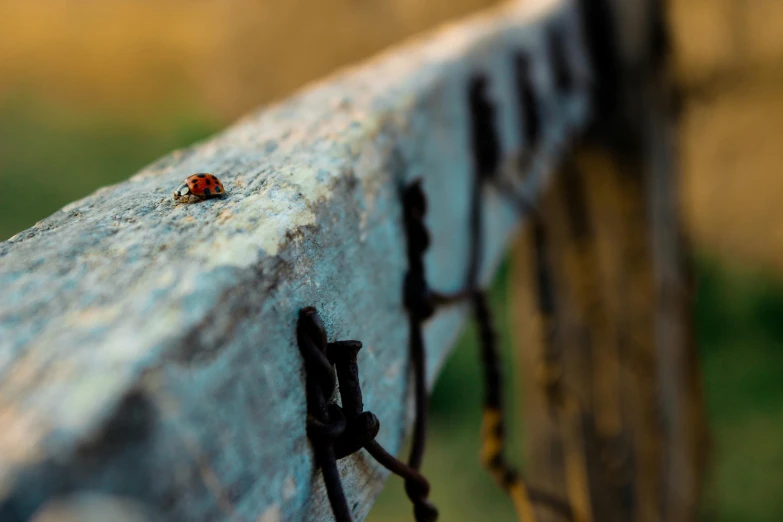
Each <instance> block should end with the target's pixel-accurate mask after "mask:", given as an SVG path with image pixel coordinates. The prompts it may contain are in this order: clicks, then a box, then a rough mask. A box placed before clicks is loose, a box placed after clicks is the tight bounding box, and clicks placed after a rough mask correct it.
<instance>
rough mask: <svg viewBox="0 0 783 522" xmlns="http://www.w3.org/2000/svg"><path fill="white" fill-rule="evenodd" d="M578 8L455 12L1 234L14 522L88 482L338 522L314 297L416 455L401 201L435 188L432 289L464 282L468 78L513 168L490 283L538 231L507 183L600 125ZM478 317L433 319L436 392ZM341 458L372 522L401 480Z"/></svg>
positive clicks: (175, 502)
mask: <svg viewBox="0 0 783 522" xmlns="http://www.w3.org/2000/svg"><path fill="white" fill-rule="evenodd" d="M577 14H578V13H577V5H576V3H575V2H573V1H566V0H563V1H557V0H537V1H530V0H528V1H524V2H513V3H510V4H508V5H505V6H502V7H500V8H497V9H493V10H490V11H486V12H484V13H482V14H480V15H478V16H475V17H472V18H470V19H468V20H466V21H463V22H461V23H459V24H453V25H451V26H449V27H447V28H445V29H444V30H442V31H440V32H438V33H437V34H435V35H433V36H431V37H428V38H423V39H419V40H417V41H414V42H412V43H410V44H408V45H406V46H404V47H401V48H399V49H396V50H393V51H391V52H389V53H386V54H384V55H383V56H381V57H379V58H378V59H376V60H374V61H372V62H370V63H367V64H364V65H361V66H359V67H356V68H353V69H350V70H347V71H344V72H341V73H339V74H337V75H335V76H333V77H331V78H329V79H327V80H325V81H324V82H321V83H319V84H317V85H315V86H313V87H311V88H309V89H307V90H305V91H303V92H300V93H299V94H296V95H294V96H293V97H291V98H290V99H288V100H286V101H284V102H282V103H280V104H278V105H275V106H273V107H270V108H268V109H265V110H263V111H261V112H259V113H257V114H254V115H251V116H249V117H247V118H245V119H243V120H242V121H240V122H238V123H237V124H236V125H235V126H233V127H231V128H229V129H227V130H226V131H224V132H222V133H221V134H219V135H218V136H216V137H214V138H213V139H211V140H208V141H206V142H204V143H201V144H198V145H196V146H193V147H191V148H188V149H185V150H182V151H177V152H175V153H173V154H171V155H169V156H167V157H166V158H164V159H162V160H160V161H158V162H157V163H155V164H154V165H152V166H150V167H149V168H147V169H145V170H143V171H142V172H140V173H139V174H137V175H135V176H134V177H132V178H131V179H130V180H128V181H127V182H124V183H121V184H119V185H115V186H111V187H106V188H103V189H100V190H99V191H97V192H96V193H95V194H93V195H91V196H89V197H87V198H85V199H82V200H80V201H76V202H74V203H72V204H70V205H68V206H66V207H65V208H63V209H62V210H61V211H59V212H57V213H56V214H54V215H53V216H51V217H49V218H47V219H45V220H43V221H41V222H40V223H38V224H37V225H36V226H35V227H33V228H32V229H29V230H26V231H24V232H21V233H19V234H17V235H16V236H14V237H13V238H11V239H10V240H8V241H7V242H4V243H2V244H0V287H1V288H2V289H3V293H2V301H1V302H0V348H2V353H3V355H4V357H3V359H2V360H0V376H1V377H0V401H2V410H0V411H2V412H3V415H4V418H3V420H4V422H3V426H4V427H5V428H4V430H2V432H0V492H2V496H3V499H4V501H3V503H2V505H0V519H2V520H13V519H14V517H16V518H18V519H23V520H24V519H27V517H29V516H30V515H31V514H32V513H33V512H34V511H35V510H36V509H38V507H39V506H41V505H42V504H43V503H44V502H45V501H47V500H48V499H50V498H53V497H57V496H61V495H65V494H69V493H73V492H81V491H98V492H110V493H118V494H122V495H124V496H127V497H131V498H134V499H136V500H138V501H140V502H143V503H144V504H146V505H147V506H149V507H150V509H152V510H154V511H157V512H158V513H160V514H161V515H163V516H165V517H166V519H172V520H189V521H198V520H215V519H227V520H228V519H234V520H259V519H260V520H265V521H266V520H278V519H281V520H322V519H324V520H325V519H329V516H330V515H329V512H330V511H329V508H328V505H327V504H326V497H325V494H324V492H323V485H322V481H321V479H320V477H319V476H317V475H314V474H313V473H312V469H313V463H312V455H311V452H310V449H309V445H308V442H307V438H306V436H305V423H304V415H305V395H304V381H303V376H302V361H301V359H300V356H299V351H298V349H297V347H296V344H295V326H296V317H297V311H298V310H299V309H300V308H302V307H304V306H309V305H314V306H317V307H318V309H319V311H320V312H321V314H322V317H323V318H324V321H325V323H326V326H327V331H328V332H330V334H331V335H335V336H336V337H337V338H357V339H361V340H362V341H363V342H364V345H365V349H364V350H362V352H361V354H360V357H359V364H360V366H361V368H362V377H363V379H362V380H363V389H364V398H365V402H366V404H367V405H368V407H369V408H370V409H372V411H373V412H374V413H375V414H376V415H377V416H378V418H379V419H380V421H381V426H382V429H381V432H380V434H379V436H378V438H379V440H380V441H381V442H382V443H383V444H384V446H386V447H387V448H389V449H390V450H392V451H396V450H398V449H399V447H400V444H401V441H402V439H403V436H404V434H405V432H406V426H407V425H408V424H409V421H410V418H409V416H408V414H407V413H406V411H407V408H406V405H407V403H408V400H409V396H408V391H407V390H408V369H407V336H408V332H407V329H406V327H405V324H406V320H405V312H404V309H403V307H402V294H401V288H402V278H403V276H404V274H405V270H406V263H405V255H404V241H405V240H404V235H403V230H402V228H403V224H402V219H401V207H400V201H399V191H400V189H401V187H402V186H403V185H404V184H405V183H406V182H408V181H411V180H413V179H416V178H421V179H422V180H423V186H424V189H425V191H426V193H427V194H428V196H429V201H430V207H429V210H428V216H429V218H428V221H429V222H428V225H429V228H430V231H431V233H432V236H433V238H434V239H433V243H432V246H431V249H430V250H429V251H428V254H427V258H426V263H427V270H428V272H429V279H430V283H431V285H432V286H433V287H436V288H438V289H442V290H444V291H449V290H457V289H459V288H460V287H461V285H462V283H463V277H464V272H465V262H466V261H465V255H463V254H461V253H465V254H466V253H467V251H468V248H469V245H468V242H467V241H468V240H467V238H466V237H465V235H464V234H454V233H453V230H454V229H455V228H458V229H460V230H462V229H464V228H466V227H464V226H462V225H463V223H464V224H466V223H467V221H466V220H467V219H468V212H467V209H468V206H469V200H470V189H471V183H470V179H471V175H472V169H473V163H474V160H475V159H474V158H473V157H472V156H471V147H470V137H469V132H470V125H469V122H470V118H471V117H472V115H471V114H470V109H469V99H468V97H469V94H468V85H469V84H470V82H471V81H472V80H474V79H476V78H478V77H483V78H484V79H485V80H486V85H487V90H486V92H485V93H484V96H486V101H487V103H489V104H491V105H492V106H493V107H494V113H495V114H496V117H497V120H496V125H497V135H498V139H499V140H500V146H501V150H502V151H503V154H502V161H503V165H504V168H503V173H504V174H503V176H505V177H504V183H505V185H504V186H503V187H498V188H495V189H490V190H487V191H486V193H485V194H484V198H485V202H484V207H485V208H486V215H485V216H484V224H485V226H484V232H485V235H484V237H485V245H484V247H485V250H484V256H485V257H484V258H485V263H484V267H483V270H482V274H481V279H482V280H483V281H487V280H488V279H489V278H490V277H491V275H492V273H493V272H494V270H495V268H496V267H497V265H498V263H499V261H500V259H501V257H502V255H503V253H504V251H505V249H506V247H507V245H508V243H509V241H510V239H511V237H512V236H513V234H514V232H515V231H516V230H517V228H518V226H519V222H518V217H517V214H516V211H515V205H514V203H513V201H510V199H513V198H508V197H507V195H508V192H509V187H513V191H514V193H515V194H516V195H518V196H520V197H526V198H530V197H535V196H536V195H537V194H538V193H539V192H540V191H541V190H543V188H544V187H545V186H546V184H547V180H548V177H549V173H550V170H551V168H552V167H553V166H554V164H555V163H556V162H557V160H558V159H559V157H560V156H561V155H562V151H563V149H564V145H565V144H566V143H567V141H568V139H569V138H570V137H571V136H573V135H574V134H575V133H576V132H577V130H578V129H579V128H580V126H581V125H582V124H583V123H584V122H585V121H586V119H587V116H588V110H587V109H588V107H587V89H588V84H587V81H586V80H587V77H588V69H587V64H586V61H585V56H584V53H583V49H584V45H583V43H582V42H581V40H580V34H581V33H580V29H579V28H580V24H579V19H578V16H577ZM559 46H560V47H562V49H563V51H562V52H557V49H558V47H559ZM523 64H524V65H523ZM562 74H566V75H568V76H570V77H571V78H572V79H574V81H573V83H572V84H571V85H570V86H569V90H568V92H562V91H560V90H559V89H558V86H559V81H560V80H561V79H562V78H561V75H562ZM530 114H535V115H537V116H530ZM536 118H539V119H540V121H538V120H536ZM534 121H538V124H539V126H540V132H535V133H531V125H533V123H532V122H534ZM532 139H535V140H536V143H535V148H534V147H533V145H534V144H533V143H532V141H531V140H532ZM520 164H523V165H525V166H526V168H525V171H526V172H527V173H528V175H527V177H526V178H525V179H524V180H522V181H520V180H519V179H518V178H519V176H518V173H519V170H520V169H519V166H520ZM202 171H206V172H212V173H214V174H215V175H217V176H218V177H219V178H220V179H221V180H222V181H223V183H224V184H225V186H226V189H227V191H228V195H227V197H225V198H223V199H214V200H207V201H206V202H203V203H199V204H194V205H181V204H177V203H175V202H174V201H173V199H172V198H171V190H172V189H173V188H174V187H176V186H177V184H178V183H179V182H180V181H181V180H182V179H183V178H185V177H186V176H187V175H189V174H192V173H194V172H202ZM465 312H466V310H465V308H464V307H462V306H454V307H451V308H449V309H447V310H444V311H443V312H439V313H438V315H437V316H436V317H435V318H434V319H433V320H431V321H430V322H429V323H428V324H427V325H426V328H425V338H426V343H427V347H428V349H429V352H428V354H427V359H428V360H427V363H428V368H429V370H430V371H429V373H428V375H427V382H428V384H429V385H430V386H431V385H432V383H433V382H434V379H435V377H436V375H437V373H438V371H439V369H440V367H441V365H442V363H443V361H444V359H445V357H446V355H447V354H448V351H449V348H450V347H451V346H452V344H453V342H454V341H455V339H456V336H457V334H458V332H459V329H460V325H461V324H462V322H463V319H464V316H465ZM340 471H341V474H342V476H343V478H344V483H345V487H346V491H347V493H348V495H349V497H350V498H351V499H355V504H353V505H352V506H351V509H352V511H353V514H354V516H355V517H356V518H359V519H361V518H363V517H364V516H365V515H366V514H367V512H368V511H369V509H370V507H371V505H372V502H373V499H374V497H375V496H376V495H377V493H378V492H379V491H380V489H381V487H382V484H383V480H384V478H385V476H386V473H385V472H384V471H383V470H381V469H380V468H379V467H378V466H377V465H375V464H374V463H372V462H371V461H370V460H368V459H367V458H366V457H365V456H363V455H361V454H357V455H356V456H352V457H350V458H349V459H346V461H344V462H341V463H340Z"/></svg>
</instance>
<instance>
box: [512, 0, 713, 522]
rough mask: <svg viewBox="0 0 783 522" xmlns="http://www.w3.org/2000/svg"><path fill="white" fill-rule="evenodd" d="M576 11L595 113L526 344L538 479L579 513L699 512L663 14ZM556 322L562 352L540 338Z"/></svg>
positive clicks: (638, 6)
mask: <svg viewBox="0 0 783 522" xmlns="http://www.w3.org/2000/svg"><path fill="white" fill-rule="evenodd" d="M582 7H583V9H584V10H585V11H584V21H585V24H586V25H585V32H586V38H587V41H588V42H589V47H590V49H591V53H590V56H591V59H592V63H593V65H594V67H595V69H594V74H595V80H596V83H595V90H594V91H593V106H594V107H595V110H596V113H595V114H596V117H595V118H593V119H592V120H591V124H590V126H589V127H588V128H587V129H586V130H585V132H584V134H583V135H582V136H581V137H580V139H579V140H578V142H577V143H576V146H575V149H574V153H573V157H572V158H571V159H570V160H568V161H566V162H565V165H564V167H563V169H562V172H561V175H560V176H558V177H557V178H556V181H555V183H554V184H553V186H552V187H551V189H550V191H549V193H548V194H547V196H546V198H545V199H544V202H543V203H542V208H543V211H542V213H543V216H544V217H543V219H542V223H543V229H544V232H545V242H544V245H543V247H544V249H545V255H546V256H547V259H548V260H549V262H551V264H552V273H553V286H554V290H555V308H554V312H553V317H551V318H550V322H545V323H543V324H542V328H543V329H544V331H539V332H538V337H535V336H531V335H525V334H523V335H521V337H520V354H521V357H520V360H521V363H520V364H521V371H522V374H523V375H524V376H525V377H524V379H525V382H526V387H527V390H528V393H527V401H526V404H527V406H526V413H527V414H526V419H527V423H526V424H527V426H528V427H530V428H531V430H532V437H531V439H530V444H529V448H528V451H529V455H530V462H531V468H530V474H531V476H533V477H535V479H536V480H539V481H541V484H542V485H543V486H549V487H551V488H553V489H554V490H556V491H560V492H562V493H563V494H570V495H571V496H574V495H576V496H579V495H580V494H581V495H582V496H584V497H586V499H587V500H586V501H585V502H584V503H585V505H586V513H585V517H584V518H583V520H596V521H599V520H629V521H630V520H634V521H645V522H646V521H651V522H652V521H663V520H666V521H692V520H695V519H696V516H697V508H698V502H699V496H700V488H701V483H702V478H703V471H704V463H705V451H706V442H707V440H706V428H705V424H704V411H703V407H702V395H701V393H702V392H701V380H700V373H699V367H698V361H697V353H696V347H695V345H694V339H693V331H692V316H691V300H692V293H691V286H692V281H691V275H690V270H691V268H690V261H689V252H688V246H687V244H686V242H685V233H684V230H683V225H682V223H681V221H680V213H681V212H680V208H679V193H678V183H679V179H678V177H677V170H678V167H677V154H676V150H677V143H676V140H677V134H676V125H675V123H676V108H675V107H676V105H675V99H674V94H675V93H674V90H673V87H674V86H673V85H672V79H671V77H670V76H669V49H668V41H667V34H666V29H667V27H666V23H665V20H664V17H665V13H664V11H663V6H662V5H661V2H659V1H655V0H636V1H623V2H619V1H617V2H615V1H609V0H585V1H584V2H582ZM539 246H541V245H539ZM532 248H534V246H532V241H530V242H523V243H521V244H520V245H519V246H518V248H517V255H516V259H517V261H516V263H515V280H516V283H515V285H514V287H513V289H512V292H513V295H512V300H514V301H515V303H516V307H515V310H516V311H515V313H516V316H517V319H518V324H519V325H520V329H521V328H524V325H527V324H531V323H530V317H531V314H532V315H535V314H536V313H537V312H535V304H534V302H533V300H532V298H531V292H530V288H531V286H533V287H534V286H535V284H533V283H531V280H532V279H531V278H532V277H534V276H533V274H534V267H533V266H532V265H531V260H532V259H534V258H535V256H534V255H533V254H531V249H532ZM548 328H551V329H554V330H553V332H554V333H553V334H552V335H554V337H553V339H554V341H553V346H549V349H550V351H553V352H554V353H555V354H556V355H555V358H556V360H555V361H551V360H548V358H550V359H551V358H552V356H551V355H549V356H548V355H547V346H546V345H545V346H541V340H540V339H542V338H545V336H546V335H547V329H548ZM542 349H543V350H544V351H543V352H542V351H541V350H542ZM542 364H543V365H544V367H545V369H548V370H549V373H546V372H545V375H549V376H551V372H552V371H553V370H552V368H546V365H547V364H549V365H550V366H551V365H552V364H554V365H555V366H556V368H557V371H559V372H561V373H560V374H558V378H559V379H560V382H561V383H562V387H563V388H564V389H565V391H564V392H563V393H567V394H571V396H572V397H573V398H574V399H575V401H576V402H577V403H578V404H579V405H580V411H579V412H578V413H576V414H575V415H576V417H577V418H578V419H577V421H576V422H577V423H578V427H577V434H576V436H574V434H573V432H571V433H569V422H570V421H572V419H570V418H569V413H568V412H561V413H560V414H557V413H554V412H553V405H552V399H551V397H549V396H548V394H547V391H546V389H545V386H544V385H545V384H547V383H542V380H541V377H540V375H537V374H536V371H540V370H537V369H540V368H541V365H542ZM555 410H556V408H555ZM574 437H575V438H576V439H577V440H578V441H579V442H578V444H575V443H573V442H569V438H571V439H573V438H574ZM580 451H581V455H573V453H575V452H580ZM574 461H576V462H577V465H574V464H573V462H574ZM579 463H581V464H583V465H584V466H585V468H586V469H584V470H583V472H581V471H582V470H579V469H578V468H579V465H578V464H579ZM580 472H581V473H580ZM582 475H583V476H584V479H585V481H583V482H580V480H579V479H580V476H582ZM580 486H582V487H584V486H586V487H587V489H588V490H587V491H586V492H585V491H581V492H580V490H579V488H580Z"/></svg>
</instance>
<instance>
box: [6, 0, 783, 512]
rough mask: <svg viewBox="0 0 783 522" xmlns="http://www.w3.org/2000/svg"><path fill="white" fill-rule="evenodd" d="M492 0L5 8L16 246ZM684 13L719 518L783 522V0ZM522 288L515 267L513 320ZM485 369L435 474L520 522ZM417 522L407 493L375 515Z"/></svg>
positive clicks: (452, 489)
mask: <svg viewBox="0 0 783 522" xmlns="http://www.w3.org/2000/svg"><path fill="white" fill-rule="evenodd" d="M491 3H494V2H492V1H490V0H428V1H426V2H425V1H417V0H330V1H329V2H325V1H314V0H287V1H278V0H101V1H97V0H0V186H2V187H3V188H4V190H3V191H2V193H3V196H4V197H3V200H2V202H0V240H3V239H7V238H8V237H10V236H11V235H13V234H14V233H16V232H18V231H20V230H22V229H24V228H27V227H30V226H32V225H33V224H34V223H35V222H36V221H37V220H39V219H41V218H43V217H45V216H47V215H49V214H51V213H52V212H54V211H55V210H57V209H58V208H60V207H61V206H63V205H65V204H66V203H68V202H70V201H73V200H74V199H77V198H80V197H83V196H85V195H87V194H88V193H89V192H91V191H93V190H94V189H96V188H97V187H99V186H102V185H106V184H109V183H113V182H117V181H120V180H122V179H125V178H127V177H128V176H130V175H131V174H132V173H133V172H135V171H137V170H138V169H140V168H141V167H143V166H144V165H146V164H147V163H149V162H151V161H153V160H154V159H156V158H157V157H159V156H161V155H163V154H165V153H166V152H169V151H171V150H172V149H174V148H176V147H181V146H185V145H188V144H190V143H192V142H194V141H196V140H199V139H201V138H204V137H206V136H208V135H209V134H211V133H213V132H215V131H217V130H219V129H220V128H222V127H224V126H225V125H227V124H229V123H230V122H231V121H232V120H233V119H235V118H236V117H238V116H239V115H241V114H242V113H243V112H245V111H247V110H249V109H251V108H254V107H256V106H258V105H259V104H263V103H266V102H269V101H272V100H274V99H277V98H280V97H282V96H284V95H285V94H287V93H289V92H290V91H291V90H292V89H295V88H297V87H299V86H301V85H302V84H303V83H305V82H307V81H309V80H312V79H314V78H318V77H321V76H323V75H325V74H327V73H329V72H330V71H333V70H334V69H335V67H337V66H339V65H342V64H346V63H350V62H353V61H356V60H358V59H361V58H364V57H366V56H369V55H371V54H373V53H375V52H377V51H379V50H381V49H383V48H384V47H386V46H388V45H390V44H393V43H394V42H396V41H398V40H400V39H402V38H403V37H405V36H408V35H411V34H415V33H418V32H421V31H423V30H426V29H428V28H431V27H433V26H435V25H437V24H438V23H440V22H442V21H444V20H447V19H450V18H452V17H457V16H459V15H464V14H466V13H468V12H470V11H472V10H474V9H477V8H480V7H483V6H485V5H487V4H491ZM670 4H671V7H672V11H671V13H670V14H671V21H672V23H673V27H674V28H675V36H676V45H677V51H678V63H679V65H678V69H679V75H680V80H681V82H682V83H683V85H684V86H685V87H686V92H687V94H688V100H687V105H686V110H685V113H684V117H683V122H682V123H683V126H682V131H683V132H682V135H683V140H682V157H683V166H684V175H685V197H686V202H685V203H686V210H687V212H688V216H687V217H688V220H689V225H690V227H691V230H692V232H693V236H694V240H695V246H696V248H697V259H698V267H697V268H698V284H699V288H698V292H699V294H698V300H697V308H698V309H697V320H698V335H699V337H700V342H701V347H702V348H701V349H702V354H703V359H702V360H703V368H704V372H705V386H706V394H707V399H708V407H709V414H710V420H711V428H712V435H713V439H714V441H713V446H714V447H713V467H712V470H711V473H710V482H709V484H708V487H707V491H706V495H705V502H704V520H710V521H711V520H727V521H775V522H779V521H780V520H783V501H781V498H780V492H781V491H783V348H782V345H783V316H782V314H781V310H783V279H781V275H783V272H782V271H783V203H781V201H782V200H783V176H781V175H780V174H779V172H780V170H781V165H783V0H671V1H670ZM504 289H505V271H503V272H502V273H501V275H500V277H499V278H498V281H497V282H496V286H495V292H494V295H495V301H496V304H497V306H498V307H499V310H498V311H499V312H501V313H502V312H503V307H505V296H504ZM503 317H505V316H503ZM477 360H478V357H477V353H476V347H475V344H474V342H473V337H472V336H471V335H470V333H468V334H467V335H466V336H465V338H464V339H463V341H462V342H461V343H460V347H459V349H458V350H457V352H456V354H455V356H454V357H453V358H452V359H451V360H450V362H449V364H448V366H447V368H446V371H445V373H444V374H443V376H442V378H441V380H440V382H439V384H438V388H437V390H436V391H435V396H434V398H433V401H432V407H433V415H434V419H433V432H432V436H431V441H430V443H429V449H428V454H427V457H426V459H425V462H426V465H425V468H424V471H425V473H426V474H427V475H428V476H429V477H430V478H431V480H432V482H433V484H434V489H433V494H432V497H433V499H434V501H435V502H436V503H437V504H438V506H439V507H440V508H441V511H442V513H443V519H444V520H448V521H457V522H459V521H461V520H497V521H504V520H508V521H511V520H513V516H512V512H511V507H510V504H509V502H508V501H507V500H506V499H505V497H503V496H502V495H501V494H500V493H499V492H498V491H496V489H495V488H494V485H493V484H492V483H491V482H490V480H489V479H488V478H487V476H486V474H485V473H484V472H483V470H481V469H480V468H479V466H478V456H477V455H478V453H477V452H478V434H479V423H480V414H479V409H480V405H479V404H480V397H481V392H480V390H481V388H480V381H479V375H478V367H477V365H476V362H477ZM509 367H511V365H509ZM514 426H516V427H518V428H519V427H520V426H519V423H518V422H516V423H514V424H512V429H513V427H514ZM518 431H519V430H518V429H517V430H515V432H518ZM515 442H516V446H517V447H521V442H522V441H519V440H517V441H515ZM410 519H411V516H410V505H409V503H408V502H407V500H406V499H405V498H404V494H403V492H402V485H401V483H400V482H399V481H398V480H395V479H394V478H392V479H390V482H389V485H388V487H387V488H386V490H385V491H384V493H383V494H382V496H381V499H380V501H379V503H378V505H377V507H376V508H375V510H374V511H373V513H372V515H371V517H370V520H374V521H378V522H386V521H396V520H410Z"/></svg>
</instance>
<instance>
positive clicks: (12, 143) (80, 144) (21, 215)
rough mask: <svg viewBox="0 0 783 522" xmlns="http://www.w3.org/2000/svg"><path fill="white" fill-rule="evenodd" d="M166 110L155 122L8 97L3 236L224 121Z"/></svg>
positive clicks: (1, 172)
mask: <svg viewBox="0 0 783 522" xmlns="http://www.w3.org/2000/svg"><path fill="white" fill-rule="evenodd" d="M161 114H162V116H161V119H160V120H159V121H154V122H152V121H134V120H132V119H125V120H120V119H118V118H117V117H116V116H112V115H105V114H102V113H97V112H94V110H93V111H92V112H90V111H80V110H77V109H73V108H66V107H63V106H59V105H54V104H45V105H44V104H41V103H40V102H36V101H35V100H32V99H30V98H29V97H26V96H23V95H19V96H13V97H11V98H7V99H6V100H5V101H2V102H1V103H0V186H2V187H3V194H4V197H3V203H2V205H0V241H2V240H5V239H7V238H8V237H10V236H12V235H13V234H15V233H17V232H19V231H21V230H24V229H25V228H29V227H31V226H33V225H34V224H35V223H36V221H39V220H41V219H43V218H44V217H46V216H48V215H50V214H52V213H53V212H55V211H56V210H57V209H59V208H61V207H63V206H64V205H66V204H68V203H70V202H71V201H74V200H77V199H79V198H82V197H84V196H86V195H87V194H89V193H90V192H92V191H93V190H95V189H97V188H99V187H101V186H104V185H108V184H111V183H117V182H119V181H122V180H124V179H127V178H128V177H130V176H131V175H132V174H133V173H134V172H136V171H138V170H139V169H140V168H142V167H143V166H144V165H146V164H148V163H151V162H152V161H154V160H156V159H157V158H159V157H160V156H163V155H164V154H166V153H167V152H170V151H171V150H173V149H176V148H179V147H183V146H185V145H189V144H191V143H193V142H194V141H196V140H198V139H201V138H203V137H205V136H208V135H209V134H210V133H212V132H214V131H215V130H217V128H218V125H217V122H212V121H210V120H209V119H208V118H206V117H202V116H197V115H193V113H192V112H178V111H177V112H174V113H173V114H172V113H171V112H168V113H167V112H162V113H161Z"/></svg>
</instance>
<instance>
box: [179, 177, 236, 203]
mask: <svg viewBox="0 0 783 522" xmlns="http://www.w3.org/2000/svg"><path fill="white" fill-rule="evenodd" d="M225 193H226V189H224V188H223V184H222V183H221V182H220V180H219V179H217V178H216V177H215V176H213V175H212V174H206V173H199V174H193V175H192V176H188V177H187V178H186V179H185V181H183V182H182V185H180V186H179V187H177V190H175V191H174V199H175V200H176V201H181V202H182V203H196V202H199V201H203V200H205V199H207V198H215V197H219V196H222V195H223V194H225Z"/></svg>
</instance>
